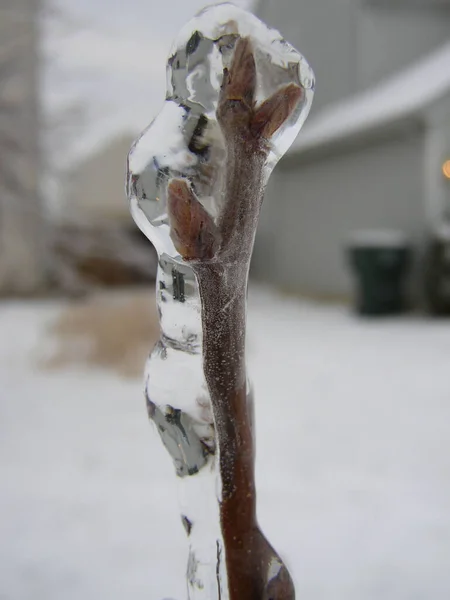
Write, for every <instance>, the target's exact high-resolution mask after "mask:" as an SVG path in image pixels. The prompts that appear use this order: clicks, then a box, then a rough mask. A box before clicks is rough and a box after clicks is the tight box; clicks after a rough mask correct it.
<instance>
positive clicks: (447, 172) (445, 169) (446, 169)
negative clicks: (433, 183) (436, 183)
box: [442, 159, 450, 179]
mask: <svg viewBox="0 0 450 600" xmlns="http://www.w3.org/2000/svg"><path fill="white" fill-rule="evenodd" d="M442 173H443V174H444V177H445V178H447V179H450V159H449V160H446V161H445V163H444V164H443V165H442Z"/></svg>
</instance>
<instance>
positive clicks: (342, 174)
mask: <svg viewBox="0 0 450 600" xmlns="http://www.w3.org/2000/svg"><path fill="white" fill-rule="evenodd" d="M366 143H367V145H366V146H365V147H362V146H360V147H354V148H349V149H347V150H345V149H342V150H341V151H340V152H339V153H336V152H335V153H333V154H332V153H330V154H328V155H326V154H322V155H321V156H317V157H316V158H315V159H311V160H310V161H306V160H305V159H303V162H301V163H300V162H299V159H298V158H297V160H294V157H293V158H289V159H287V160H285V161H282V162H281V163H280V165H279V167H278V172H276V173H275V178H274V179H273V180H272V182H271V184H270V187H269V188H268V191H267V195H266V202H265V205H264V207H263V211H262V215H261V222H260V229H259V231H258V235H257V239H256V243H255V252H254V260H253V265H252V269H253V275H254V276H256V277H257V278H259V279H262V280H265V281H269V282H271V283H273V284H275V285H278V286H280V287H283V288H286V289H289V290H293V291H296V292H301V293H307V294H313V295H316V296H321V297H343V296H348V295H349V294H350V293H351V290H352V277H351V274H350V270H349V268H348V265H347V264H346V258H345V246H346V242H347V240H348V237H349V235H350V234H351V232H352V231H354V230H357V229H361V228H363V229H367V228H384V229H387V228H388V229H392V228H399V229H402V230H404V231H405V232H406V233H407V234H409V235H410V236H411V238H412V240H413V241H414V242H416V243H419V244H420V241H421V239H422V236H423V234H424V226H425V202H424V177H423V168H424V136H423V134H420V133H419V132H417V131H416V132H414V133H402V134H399V133H398V134H397V137H396V138H394V139H388V140H384V141H381V140H379V141H377V142H372V143H370V144H369V143H368V142H366Z"/></svg>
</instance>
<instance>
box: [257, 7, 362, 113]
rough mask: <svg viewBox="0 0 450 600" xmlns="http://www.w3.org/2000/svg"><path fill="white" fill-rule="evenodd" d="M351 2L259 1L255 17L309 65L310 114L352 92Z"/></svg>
mask: <svg viewBox="0 0 450 600" xmlns="http://www.w3.org/2000/svg"><path fill="white" fill-rule="evenodd" d="M353 7H354V0H320V2H319V1H318V0H302V1H301V2H297V1H295V2H294V1H293V0H261V2H260V4H259V5H258V10H257V13H258V16H259V17H260V18H261V19H263V20H264V21H265V22H266V23H268V24H269V25H270V26H271V27H274V28H275V29H278V30H279V31H280V32H281V34H282V35H283V37H284V38H285V39H286V40H288V41H289V42H290V43H291V44H293V45H294V46H295V47H296V48H297V49H298V50H299V51H300V52H301V53H302V54H303V55H304V56H305V58H306V59H307V60H308V61H309V62H310V64H311V66H312V68H313V70H314V73H315V75H316V80H317V89H316V94H315V98H314V102H313V107H312V111H313V112H317V111H318V110H320V109H321V108H322V107H323V106H325V105H327V104H330V103H332V102H335V101H337V100H340V99H341V98H344V97H346V96H350V95H351V94H353V93H354V92H355V91H356V65H357V60H356V59H357V57H356V54H357V53H356V26H355V18H356V13H355V12H354V10H353Z"/></svg>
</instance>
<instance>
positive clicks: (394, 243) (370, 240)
mask: <svg viewBox="0 0 450 600" xmlns="http://www.w3.org/2000/svg"><path fill="white" fill-rule="evenodd" d="M408 244H409V240H408V237H407V235H406V234H405V233H404V232H403V231H400V230H396V229H359V230H357V231H354V232H353V233H351V235H350V237H349V245H350V246H351V247H353V248H355V247H356V248H357V247H359V246H361V247H364V248H405V247H407V246H408Z"/></svg>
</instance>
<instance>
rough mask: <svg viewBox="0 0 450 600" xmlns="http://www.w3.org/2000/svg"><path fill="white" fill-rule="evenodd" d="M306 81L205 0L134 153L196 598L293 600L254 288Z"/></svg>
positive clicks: (166, 411)
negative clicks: (259, 401) (252, 367)
mask: <svg viewBox="0 0 450 600" xmlns="http://www.w3.org/2000/svg"><path fill="white" fill-rule="evenodd" d="M313 91H314V76H313V73H312V71H311V69H310V67H309V65H308V63H307V62H306V61H305V59H304V58H303V57H302V56H301V55H300V54H299V53H298V52H297V51H296V50H295V49H294V48H293V47H292V46H291V45H290V44H288V43H287V42H286V41H284V40H283V39H282V38H281V36H280V34H279V33H278V32H277V31H274V30H272V29H270V28H268V27H267V26H266V25H265V24H263V23H262V22H261V21H259V20H258V19H257V18H256V17H255V16H253V15H252V14H250V13H248V12H246V11H244V10H242V9H239V8H237V7H236V6H234V5H232V4H219V5H216V6H211V7H208V8H206V9H204V10H203V11H202V12H201V13H199V14H198V15H197V16H196V17H195V18H194V19H192V20H191V21H190V22H189V23H188V24H187V25H186V26H185V27H184V28H183V29H182V30H181V32H180V34H179V36H178V38H177V39H176V41H175V43H174V46H173V48H172V51H171V53H170V57H169V59H168V64H167V95H166V101H165V103H164V105H163V107H162V110H161V112H160V113H159V115H158V116H157V117H156V118H155V119H154V120H153V122H152V123H151V124H150V126H149V127H148V128H147V129H146V130H145V131H144V133H143V134H142V135H141V136H140V138H138V140H137V141H136V142H135V144H134V145H133V147H132V148H131V151H130V154H129V159H128V176H127V191H128V196H129V200H130V206H131V211H132V215H133V217H134V219H135V221H136V223H137V225H138V226H139V227H140V229H141V230H142V231H143V232H144V233H145V234H146V235H147V237H148V238H149V239H150V240H151V241H152V242H153V244H154V246H155V247H156V250H157V252H158V255H159V267H158V274H157V282H156V286H157V289H156V294H157V305H158V311H159V319H160V325H161V335H160V339H159V341H158V343H157V344H156V346H155V348H154V349H153V351H152V353H151V355H150V357H149V360H148V362H147V366H146V384H145V393H146V399H147V408H148V413H149V416H150V418H151V420H152V421H153V423H154V424H155V426H156V429H157V431H158V433H159V435H160V437H161V440H162V443H163V444H164V446H165V447H166V449H167V451H168V453H169V455H170V456H171V458H172V460H173V463H174V467H175V471H176V474H177V476H178V479H179V482H180V496H181V522H182V525H183V526H184V529H185V531H186V535H187V539H188V544H189V557H188V565H187V573H186V579H187V589H188V598H189V599H190V600H244V599H245V600H293V599H294V597H295V592H294V587H293V583H292V580H291V578H290V575H289V573H288V571H287V569H286V567H285V565H284V564H283V562H282V560H281V558H280V557H279V555H278V554H277V553H276V551H275V550H274V549H273V548H272V546H271V545H270V544H269V542H268V541H267V540H266V538H265V537H264V535H263V533H262V532H261V530H260V529H259V526H258V523H257V519H256V492H255V489H256V488H255V481H254V458H255V449H254V429H253V393H252V388H251V385H250V383H249V379H248V375H247V372H246V366H245V327H246V292H247V279H248V269H249V264H250V258H251V253H252V249H253V240H254V235H255V231H256V227H257V222H258V216H259V210H260V207H261V203H262V198H263V193H264V189H265V186H266V183H267V180H268V178H269V176H270V173H271V171H272V170H273V168H274V166H275V165H276V163H277V161H278V160H279V159H280V158H281V156H282V155H283V154H284V153H285V152H286V150H287V149H288V148H289V146H290V144H291V143H292V142H293V140H294V139H295V137H296V135H297V133H298V132H299V130H300V128H301V126H302V124H303V122H304V120H305V119H306V117H307V115H308V112H309V109H310V106H311V102H312V97H313Z"/></svg>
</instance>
